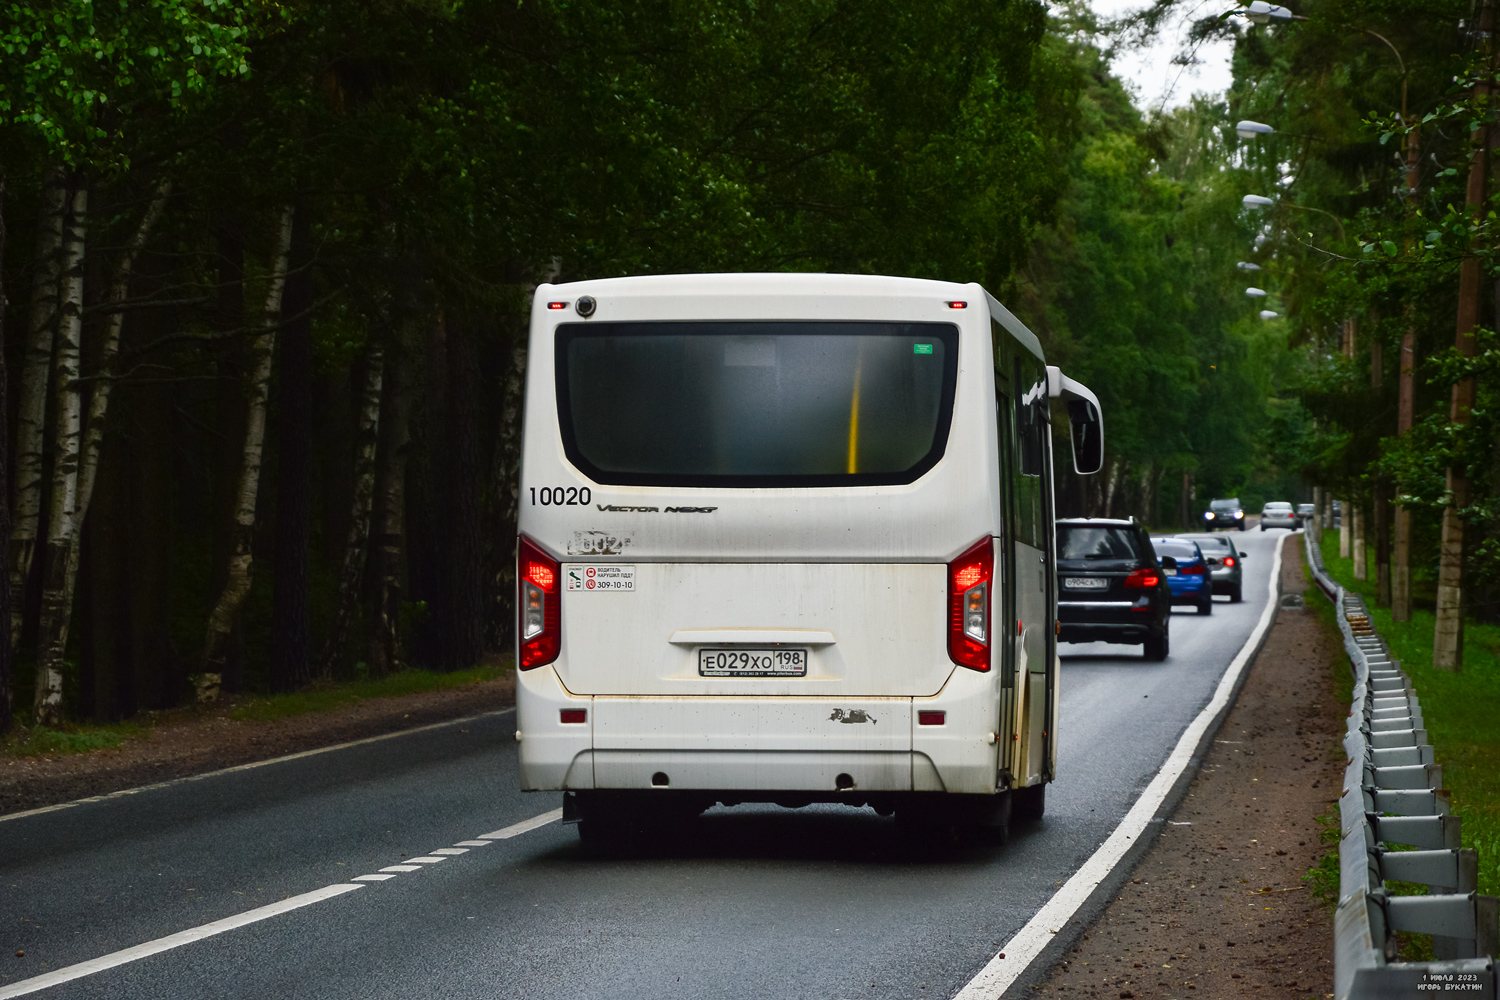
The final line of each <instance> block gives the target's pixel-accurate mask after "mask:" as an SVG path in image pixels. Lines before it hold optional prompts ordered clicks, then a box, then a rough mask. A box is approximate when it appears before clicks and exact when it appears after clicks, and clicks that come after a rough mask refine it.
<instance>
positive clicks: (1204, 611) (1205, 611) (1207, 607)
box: [1198, 595, 1214, 615]
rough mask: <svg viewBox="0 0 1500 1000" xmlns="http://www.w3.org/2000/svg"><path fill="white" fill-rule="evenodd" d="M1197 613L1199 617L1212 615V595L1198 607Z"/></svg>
mask: <svg viewBox="0 0 1500 1000" xmlns="http://www.w3.org/2000/svg"><path fill="white" fill-rule="evenodd" d="M1198 613H1199V614H1200V615H1211V614H1213V613H1214V599H1213V595H1209V597H1208V598H1207V599H1205V600H1204V601H1203V602H1201V603H1200V604H1199V605H1198Z"/></svg>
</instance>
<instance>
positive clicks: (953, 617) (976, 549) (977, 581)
mask: <svg viewBox="0 0 1500 1000" xmlns="http://www.w3.org/2000/svg"><path fill="white" fill-rule="evenodd" d="M994 571H995V547H994V542H993V541H992V539H991V538H990V537H989V536H985V537H984V538H982V539H980V540H979V541H978V542H976V543H975V544H974V546H973V547H972V548H970V549H969V550H968V551H967V552H965V553H964V554H963V555H961V556H959V557H958V558H957V559H955V560H953V561H952V562H951V563H949V564H948V655H949V656H950V657H952V658H953V662H954V663H957V664H958V665H959V666H961V667H968V668H969V669H971V670H988V669H990V578H991V577H992V576H993V575H994Z"/></svg>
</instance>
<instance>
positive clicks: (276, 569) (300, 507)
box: [270, 212, 313, 691]
mask: <svg viewBox="0 0 1500 1000" xmlns="http://www.w3.org/2000/svg"><path fill="white" fill-rule="evenodd" d="M289 261H290V263H289V270H288V272H287V280H286V298H285V301H284V302H283V303H282V309H283V312H284V314H285V316H286V319H285V321H284V323H283V324H282V328H281V351H280V364H279V365H278V369H279V373H280V374H279V379H278V382H279V385H278V387H277V391H278V400H277V407H276V411H277V421H276V442H277V452H276V524H275V529H276V534H275V544H276V556H275V560H274V561H273V563H272V565H271V571H272V578H271V664H270V672H271V689H272V690H273V691H295V690H297V689H298V688H300V687H302V686H303V685H304V684H306V683H307V682H308V681H310V680H312V670H311V668H312V660H311V654H312V649H311V643H310V639H309V633H310V625H309V623H308V591H309V581H308V575H309V571H310V567H309V556H308V540H309V536H310V534H311V527H312V483H311V478H312V377H313V372H312V366H313V355H312V316H311V315H310V313H311V310H312V304H313V287H312V233H311V230H310V228H309V225H308V220H307V213H306V212H299V213H298V215H297V219H296V221H295V222H294V223H293V226H292V247H291V254H290V258H289Z"/></svg>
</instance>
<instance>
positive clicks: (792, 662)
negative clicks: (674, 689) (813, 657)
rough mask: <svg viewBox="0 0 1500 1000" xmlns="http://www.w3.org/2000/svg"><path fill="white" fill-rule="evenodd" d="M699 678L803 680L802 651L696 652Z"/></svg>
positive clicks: (742, 650) (746, 650) (712, 650)
mask: <svg viewBox="0 0 1500 1000" xmlns="http://www.w3.org/2000/svg"><path fill="white" fill-rule="evenodd" d="M698 675H699V676H700V677H806V676H807V650H805V649H700V650H698Z"/></svg>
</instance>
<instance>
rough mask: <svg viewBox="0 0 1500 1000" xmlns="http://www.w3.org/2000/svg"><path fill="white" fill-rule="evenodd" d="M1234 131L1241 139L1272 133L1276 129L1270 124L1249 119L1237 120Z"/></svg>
mask: <svg viewBox="0 0 1500 1000" xmlns="http://www.w3.org/2000/svg"><path fill="white" fill-rule="evenodd" d="M1234 131H1235V133H1236V134H1237V135H1238V136H1239V137H1240V138H1241V139H1254V138H1255V137H1256V136H1258V135H1272V134H1274V133H1275V131H1276V130H1275V129H1274V128H1272V127H1271V126H1269V125H1262V124H1261V123H1260V122H1252V121H1248V120H1247V121H1242V122H1235V123H1234Z"/></svg>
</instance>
